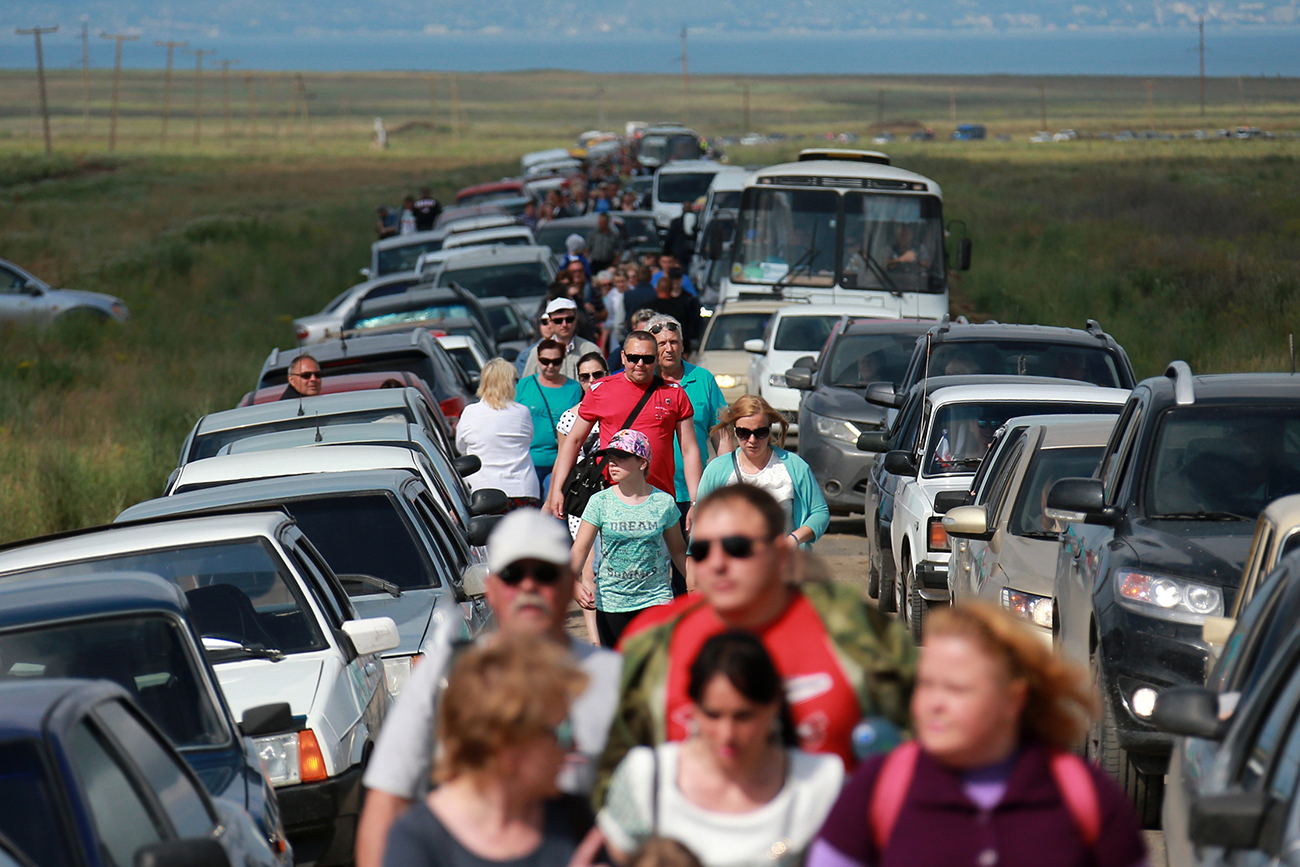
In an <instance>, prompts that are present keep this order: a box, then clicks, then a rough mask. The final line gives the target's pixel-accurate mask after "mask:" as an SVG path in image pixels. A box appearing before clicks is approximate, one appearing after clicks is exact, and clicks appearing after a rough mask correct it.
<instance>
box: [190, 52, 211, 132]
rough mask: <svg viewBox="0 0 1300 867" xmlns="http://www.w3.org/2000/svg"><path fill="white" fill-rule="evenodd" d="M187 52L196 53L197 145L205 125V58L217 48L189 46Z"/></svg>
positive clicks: (195, 111) (195, 125) (195, 126)
mask: <svg viewBox="0 0 1300 867" xmlns="http://www.w3.org/2000/svg"><path fill="white" fill-rule="evenodd" d="M185 53H186V54H193V55H194V144H195V145H197V144H198V143H199V141H200V140H201V138H202V132H201V128H202V126H203V58H204V57H207V56H208V55H209V54H216V53H217V50H216V49H215V48H208V49H203V48H187V49H185Z"/></svg>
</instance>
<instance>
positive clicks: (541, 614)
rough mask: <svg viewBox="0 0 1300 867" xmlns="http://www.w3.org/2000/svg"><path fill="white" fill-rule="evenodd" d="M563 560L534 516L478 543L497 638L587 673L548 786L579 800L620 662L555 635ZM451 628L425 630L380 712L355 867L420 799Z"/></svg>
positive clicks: (550, 531) (380, 846) (377, 865)
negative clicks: (547, 644) (531, 643)
mask: <svg viewBox="0 0 1300 867" xmlns="http://www.w3.org/2000/svg"><path fill="white" fill-rule="evenodd" d="M569 557H570V549H569V532H568V530H567V529H565V527H564V525H563V524H561V523H560V522H559V521H556V520H555V519H554V518H552V517H550V516H549V515H546V514H545V513H543V512H539V511H538V510H536V509H516V510H515V511H513V512H511V513H510V514H508V515H506V516H505V517H504V518H502V519H501V522H500V523H499V524H497V526H496V528H495V529H494V530H493V531H492V536H491V537H490V538H489V539H488V560H487V567H488V575H487V579H486V594H485V595H486V598H487V601H488V604H489V605H490V606H491V607H492V611H493V613H494V614H495V615H496V621H497V630H498V631H499V632H500V633H501V634H503V635H524V634H527V635H540V636H542V637H545V638H549V639H551V640H553V641H556V642H558V643H560V644H564V645H566V646H567V647H569V648H570V650H571V651H572V652H573V655H574V657H575V658H576V660H577V662H578V664H579V665H580V666H581V667H582V669H583V671H585V672H586V673H587V676H588V678H589V680H588V683H587V688H586V690H585V691H584V692H583V694H582V695H581V696H579V697H578V699H577V700H576V701H575V702H574V703H573V706H572V707H571V708H570V710H569V722H570V723H571V724H572V726H573V739H574V748H573V750H571V751H570V752H569V755H568V756H567V758H566V759H565V762H564V767H563V768H562V769H561V770H560V776H559V778H558V779H557V780H556V782H557V784H558V785H559V787H560V789H561V791H564V792H567V793H570V794H577V795H585V794H587V793H588V792H590V791H591V789H592V786H593V785H594V783H595V779H596V762H597V760H598V758H599V757H600V755H601V751H602V750H603V749H604V747H605V742H606V739H607V737H608V734H609V728H610V722H611V721H612V719H613V716H614V709H615V699H616V698H617V693H618V680H619V676H620V672H621V670H622V662H621V660H620V658H619V655H618V654H617V653H614V652H613V651H609V650H603V649H601V648H599V647H596V646H594V645H592V644H590V643H588V642H585V641H575V640H572V639H571V638H570V637H569V635H568V634H567V633H566V632H565V629H564V624H565V621H566V619H567V617H568V609H569V603H570V602H571V601H572V600H573V581H574V579H573V572H572V571H571V570H570V569H569ZM467 589H468V588H467ZM459 620H460V618H456V617H447V618H444V619H443V620H442V622H441V623H439V625H438V626H437V627H435V631H434V633H433V634H432V635H431V636H430V637H429V638H428V639H427V640H426V641H425V643H424V646H423V647H422V648H421V650H422V652H423V654H424V657H423V660H422V661H421V662H420V664H419V665H417V666H415V667H414V668H413V669H411V676H410V679H409V680H407V682H406V685H405V686H404V687H403V688H402V692H401V693H400V694H399V695H398V697H397V700H396V701H395V702H394V703H393V705H392V706H391V707H390V708H389V709H388V715H387V716H386V717H385V719H384V726H383V728H382V729H381V730H380V733H379V739H378V741H377V742H376V744H375V749H374V752H373V753H371V756H370V762H369V764H368V765H367V766H366V773H365V777H364V778H363V783H364V785H365V786H366V790H367V791H366V797H365V804H364V806H363V808H362V812H361V822H360V824H359V825H358V827H357V844H356V864H357V867H381V865H382V864H383V859H384V846H385V843H386V841H387V839H388V831H389V829H390V828H391V827H392V825H393V822H395V821H396V820H397V818H398V817H399V816H401V815H402V814H403V813H404V812H406V809H407V808H408V807H410V805H411V804H412V803H413V802H414V801H415V799H416V798H418V797H422V796H423V795H424V794H425V793H426V792H427V791H428V785H429V778H430V770H431V766H432V762H433V746H434V713H435V709H436V707H437V701H438V694H439V693H440V692H441V689H442V683H443V682H444V679H445V677H446V673H447V671H448V670H449V669H450V667H451V665H452V663H453V662H454V661H455V658H456V654H457V653H458V652H459V650H460V649H462V648H464V647H465V646H466V645H467V642H464V641H462V640H461V636H460V635H459V634H456V632H455V629H456V627H455V625H454V624H455V623H456V622H457V621H459ZM479 640H491V636H485V637H483V638H480V639H479Z"/></svg>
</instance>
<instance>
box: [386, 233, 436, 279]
mask: <svg viewBox="0 0 1300 867" xmlns="http://www.w3.org/2000/svg"><path fill="white" fill-rule="evenodd" d="M441 249H442V238H437V239H435V240H431V241H420V242H418V243H414V244H406V245H405V246H402V247H389V248H388V249H387V250H380V251H379V256H378V257H377V259H378V261H377V262H376V265H378V266H379V267H378V273H376V274H374V275H372V276H375V277H382V276H383V275H384V274H392V273H394V272H396V271H414V270H415V262H416V260H417V259H419V258H420V256H421V255H422V254H424V253H436V252H438V251H439V250H441Z"/></svg>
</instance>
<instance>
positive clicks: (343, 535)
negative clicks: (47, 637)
mask: <svg viewBox="0 0 1300 867" xmlns="http://www.w3.org/2000/svg"><path fill="white" fill-rule="evenodd" d="M234 508H248V509H250V510H252V509H263V510H265V509H281V510H283V511H285V512H287V513H289V515H290V516H292V517H293V519H294V520H295V521H296V522H297V523H298V527H299V528H300V529H302V531H303V532H304V533H306V534H307V538H308V539H310V540H311V541H312V544H313V545H315V546H316V549H317V550H318V551H320V552H321V554H322V555H324V557H325V561H326V562H327V563H329V565H330V567H331V568H332V569H333V570H334V572H335V574H337V575H338V576H339V581H340V582H341V583H342V584H343V587H344V589H345V590H347V593H348V596H350V597H351V598H352V604H353V606H355V607H356V610H357V613H358V615H360V616H361V617H363V618H364V617H391V618H392V619H393V621H394V622H395V623H396V624H397V630H398V633H399V636H400V643H399V644H398V645H397V646H396V647H393V648H391V649H389V650H387V651H385V652H384V653H383V660H384V674H385V678H386V680H387V684H388V691H389V693H390V694H391V695H394V696H396V695H397V694H398V693H399V692H400V691H401V688H402V685H403V684H405V683H406V679H407V677H408V676H409V675H410V673H411V665H412V662H413V660H414V657H415V655H416V654H417V653H419V652H420V647H421V645H422V644H423V643H424V639H425V637H426V635H427V634H428V632H429V630H430V629H431V628H432V626H433V624H434V623H437V622H441V621H442V620H444V619H450V620H451V621H452V622H461V623H463V624H464V628H463V629H462V630H461V634H462V635H463V636H464V637H466V638H469V637H471V636H473V635H475V634H477V633H478V632H479V631H480V630H481V629H482V628H483V626H484V625H485V624H486V623H487V620H488V616H489V612H488V609H487V604H486V603H485V602H484V601H483V597H482V592H481V576H479V577H478V578H476V577H475V576H474V575H467V574H466V573H467V572H468V571H469V570H472V569H476V570H478V571H482V567H480V566H478V565H477V564H476V563H475V562H474V561H473V559H472V558H471V557H470V554H469V550H468V549H467V548H466V547H465V546H464V544H463V542H461V540H460V539H458V538H457V537H458V535H459V534H460V533H461V532H462V531H461V529H460V528H459V527H458V526H457V525H456V524H455V523H454V521H453V519H452V518H451V517H450V516H449V515H448V514H447V512H446V511H445V508H443V507H440V506H439V505H438V503H437V496H436V494H434V493H433V492H431V491H430V490H429V489H428V488H427V487H425V484H424V482H423V480H422V479H421V478H420V476H419V474H418V473H415V472H413V471H411V470H359V471H345V472H324V473H312V474H308V475H298V476H287V477H281V478H275V479H265V480H257V481H248V482H235V483H232V484H228V485H220V486H217V487H213V488H206V489H201V490H196V491H191V492H189V493H183V494H177V495H176V496H172V497H161V498H159V499H156V500H147V501H145V502H143V503H137V504H136V505H134V506H132V507H131V508H129V509H127V510H126V511H125V512H123V513H122V514H120V515H118V516H117V518H116V522H117V523H122V522H128V523H129V522H131V521H137V520H142V519H158V518H162V517H169V518H177V517H181V516H196V515H202V514H205V513H214V512H223V511H229V510H231V509H234ZM371 579H375V580H371ZM467 584H468V585H469V586H468V589H466V585H467Z"/></svg>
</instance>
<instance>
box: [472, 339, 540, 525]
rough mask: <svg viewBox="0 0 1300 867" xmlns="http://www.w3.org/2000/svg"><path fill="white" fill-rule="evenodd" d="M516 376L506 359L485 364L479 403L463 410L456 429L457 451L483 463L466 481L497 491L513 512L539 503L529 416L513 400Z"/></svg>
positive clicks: (498, 359)
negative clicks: (502, 494)
mask: <svg viewBox="0 0 1300 867" xmlns="http://www.w3.org/2000/svg"><path fill="white" fill-rule="evenodd" d="M515 376H516V373H515V367H514V365H513V364H511V363H510V362H508V361H506V360H505V359H504V358H494V359H492V360H491V361H489V362H488V363H487V364H485V365H483V370H482V372H481V373H480V374H479V384H478V396H479V398H480V400H479V401H478V403H472V404H470V405H469V406H467V407H465V409H464V411H463V412H462V413H461V416H460V422H459V423H458V424H457V425H456V448H457V449H458V450H459V451H460V453H461V454H462V455H474V456H475V457H477V458H478V459H479V461H480V463H481V464H482V466H480V467H479V470H478V472H476V473H474V474H473V475H470V476H466V478H465V481H466V482H467V483H468V484H469V486H470V489H471V490H475V491H477V490H481V489H483V488H498V489H500V490H501V491H502V492H503V493H504V494H505V495H506V497H507V498H508V499H509V501H510V506H509V508H512V509H514V508H518V507H519V506H534V507H535V506H537V505H538V504H539V503H540V502H541V500H540V499H539V495H540V494H541V487H540V485H539V483H538V481H537V473H536V471H534V469H533V462H532V460H531V459H530V457H529V449H530V448H531V446H532V442H533V415H532V412H531V411H530V410H529V409H528V407H526V406H524V405H523V404H521V403H519V402H518V401H516V400H515Z"/></svg>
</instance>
